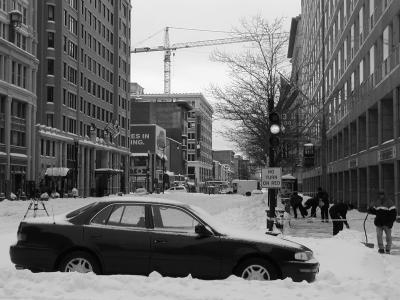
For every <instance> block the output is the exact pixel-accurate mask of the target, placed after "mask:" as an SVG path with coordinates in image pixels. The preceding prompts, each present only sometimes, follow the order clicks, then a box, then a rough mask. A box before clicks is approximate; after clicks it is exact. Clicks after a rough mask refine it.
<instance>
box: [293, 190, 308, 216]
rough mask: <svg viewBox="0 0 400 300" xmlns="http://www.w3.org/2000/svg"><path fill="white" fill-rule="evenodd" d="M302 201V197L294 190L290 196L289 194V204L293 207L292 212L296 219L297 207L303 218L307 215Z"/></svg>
mask: <svg viewBox="0 0 400 300" xmlns="http://www.w3.org/2000/svg"><path fill="white" fill-rule="evenodd" d="M302 201H303V198H302V197H301V196H299V194H297V192H296V191H294V192H293V194H292V196H290V205H291V206H292V208H293V214H294V217H295V219H297V208H298V209H299V210H300V214H301V216H302V217H303V218H304V217H305V216H306V215H307V211H305V209H304V207H303V204H302Z"/></svg>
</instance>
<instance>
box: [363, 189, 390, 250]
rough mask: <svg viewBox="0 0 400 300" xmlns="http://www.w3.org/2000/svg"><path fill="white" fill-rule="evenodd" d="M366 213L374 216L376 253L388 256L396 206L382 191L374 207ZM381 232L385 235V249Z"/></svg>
mask: <svg viewBox="0 0 400 300" xmlns="http://www.w3.org/2000/svg"><path fill="white" fill-rule="evenodd" d="M368 212H369V213H370V214H373V215H376V217H375V221H374V224H375V226H376V239H377V241H378V247H379V250H378V252H379V253H385V252H386V253H387V254H390V249H391V247H392V227H393V223H394V221H395V220H396V216H397V211H396V206H395V205H394V203H393V201H392V200H390V199H387V198H386V196H385V192H384V191H379V193H378V199H377V200H376V201H375V205H374V206H373V207H370V208H369V209H368ZM383 232H385V235H386V249H385V247H384V246H383Z"/></svg>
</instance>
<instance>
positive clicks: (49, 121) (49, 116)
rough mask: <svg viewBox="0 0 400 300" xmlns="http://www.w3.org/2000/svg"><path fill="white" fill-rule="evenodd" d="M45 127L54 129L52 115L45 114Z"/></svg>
mask: <svg viewBox="0 0 400 300" xmlns="http://www.w3.org/2000/svg"><path fill="white" fill-rule="evenodd" d="M46 119H47V120H46V126H49V127H54V115H53V114H46Z"/></svg>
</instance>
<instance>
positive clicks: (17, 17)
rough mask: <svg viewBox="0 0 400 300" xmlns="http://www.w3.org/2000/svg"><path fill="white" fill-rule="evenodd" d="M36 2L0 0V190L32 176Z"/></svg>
mask: <svg viewBox="0 0 400 300" xmlns="http://www.w3.org/2000/svg"><path fill="white" fill-rule="evenodd" d="M36 6H37V1H36V0H31V1H15V0H14V1H11V0H0V193H1V194H4V196H6V197H9V196H10V193H11V192H12V193H14V194H22V192H25V193H26V192H28V191H29V190H30V186H32V182H33V180H34V178H35V176H34V172H35V157H36V154H35V144H36V140H35V134H34V133H35V130H34V128H35V123H36V110H37V102H36V100H37V99H36V73H37V70H38V63H39V62H38V60H37V59H36V47H37V36H36V29H37V28H36V20H37V18H36Z"/></svg>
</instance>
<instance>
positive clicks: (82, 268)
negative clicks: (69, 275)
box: [60, 251, 100, 274]
mask: <svg viewBox="0 0 400 300" xmlns="http://www.w3.org/2000/svg"><path fill="white" fill-rule="evenodd" d="M60 271H61V272H79V273H89V272H93V273H96V274H99V271H100V268H99V265H98V263H97V261H96V259H95V258H94V257H93V256H92V255H90V254H89V253H87V252H83V251H76V252H72V253H70V254H68V255H67V256H66V257H65V258H64V259H63V261H62V262H61V265H60Z"/></svg>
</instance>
